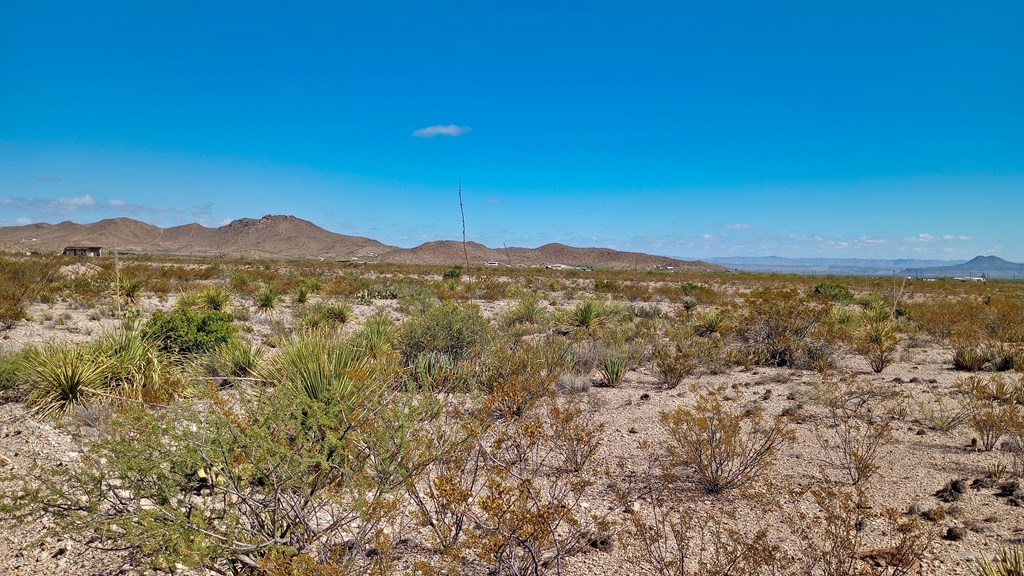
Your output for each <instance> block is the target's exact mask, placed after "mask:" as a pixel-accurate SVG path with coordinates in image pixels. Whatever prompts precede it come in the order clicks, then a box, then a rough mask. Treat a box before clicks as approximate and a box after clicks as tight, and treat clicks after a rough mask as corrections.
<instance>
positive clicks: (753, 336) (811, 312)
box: [737, 287, 829, 366]
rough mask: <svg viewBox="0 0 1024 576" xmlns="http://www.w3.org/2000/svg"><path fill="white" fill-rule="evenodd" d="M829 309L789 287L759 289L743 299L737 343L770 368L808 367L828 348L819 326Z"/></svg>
mask: <svg viewBox="0 0 1024 576" xmlns="http://www.w3.org/2000/svg"><path fill="white" fill-rule="evenodd" d="M827 314H828V307H826V306H822V305H821V304H820V303H818V302H814V301H813V300H809V299H808V298H807V297H805V295H803V294H800V293H799V292H798V291H796V290H795V289H792V288H774V287H760V288H757V289H755V290H753V291H752V292H751V293H750V294H749V295H748V296H747V298H746V302H745V307H744V309H743V313H742V314H741V316H740V318H739V319H738V326H737V331H738V335H739V338H740V341H741V343H742V344H743V345H745V346H746V347H748V348H749V349H750V350H752V352H753V353H754V354H755V355H756V356H757V357H758V358H759V360H760V363H762V364H766V365H770V366H800V365H809V364H810V363H812V362H813V359H814V358H813V357H814V356H815V355H820V354H821V352H820V351H818V348H819V347H821V346H825V347H828V346H829V343H828V341H827V339H826V335H825V334H823V333H822V332H821V331H820V330H819V324H820V323H821V321H822V319H823V318H825V317H826V315H827Z"/></svg>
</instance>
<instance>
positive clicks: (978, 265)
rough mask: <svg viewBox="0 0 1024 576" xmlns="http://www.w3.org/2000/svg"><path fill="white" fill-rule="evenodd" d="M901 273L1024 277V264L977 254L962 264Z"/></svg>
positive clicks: (925, 275)
mask: <svg viewBox="0 0 1024 576" xmlns="http://www.w3.org/2000/svg"><path fill="white" fill-rule="evenodd" d="M901 274H904V275H906V276H921V277H925V278H946V277H953V278H955V277H973V278H978V277H985V278H999V279H1004V280H1007V279H1009V280H1016V279H1024V264H1017V263H1016V262H1007V261H1006V260H1003V259H1002V258H999V257H998V256H976V257H974V258H972V259H971V260H969V261H967V262H964V263H962V264H956V265H947V266H935V267H930V268H908V269H906V270H903V271H902V272H901Z"/></svg>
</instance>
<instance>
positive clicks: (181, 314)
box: [142, 308, 235, 355]
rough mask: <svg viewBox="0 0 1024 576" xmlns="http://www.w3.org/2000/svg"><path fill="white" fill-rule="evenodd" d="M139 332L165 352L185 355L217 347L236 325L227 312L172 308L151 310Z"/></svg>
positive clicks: (228, 337)
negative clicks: (151, 313) (151, 312)
mask: <svg viewBox="0 0 1024 576" xmlns="http://www.w3.org/2000/svg"><path fill="white" fill-rule="evenodd" d="M142 334H143V335H144V336H145V337H146V338H149V339H151V340H153V341H155V342H156V343H157V345H158V346H159V347H160V349H161V350H162V351H164V352H168V353H172V354H182V355H187V354H199V353H203V352H209V351H211V350H214V349H216V348H217V347H218V346H220V345H222V344H224V343H226V342H227V341H228V340H230V339H231V337H232V336H234V334H235V327H234V325H233V324H232V317H231V315H230V314H228V313H226V312H212V311H206V312H193V311H191V310H189V309H186V308H175V309H174V310H172V311H171V312H163V311H159V310H158V311H156V312H154V313H153V316H152V317H151V318H150V319H149V320H147V321H146V323H145V324H144V325H143V326H142Z"/></svg>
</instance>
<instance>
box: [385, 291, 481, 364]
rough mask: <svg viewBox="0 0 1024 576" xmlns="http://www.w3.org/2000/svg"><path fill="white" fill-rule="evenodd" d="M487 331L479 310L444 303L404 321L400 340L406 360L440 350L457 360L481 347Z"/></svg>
mask: <svg viewBox="0 0 1024 576" xmlns="http://www.w3.org/2000/svg"><path fill="white" fill-rule="evenodd" d="M487 332H488V323H487V320H485V319H484V318H483V316H481V315H480V312H479V310H477V309H475V308H469V307H466V306H460V305H458V304H456V303H454V302H442V303H440V304H436V305H434V306H432V307H431V308H429V309H428V310H427V311H426V312H424V313H422V314H420V315H418V316H414V317H413V318H411V319H409V320H407V321H405V323H403V324H402V325H401V327H400V328H399V331H398V343H399V347H400V348H401V350H402V356H403V357H404V358H405V359H406V361H409V360H411V359H413V358H416V357H417V356H419V355H420V354H421V353H423V352H437V353H439V354H443V355H445V356H448V357H449V358H451V359H452V360H454V361H456V362H457V361H459V360H461V359H463V358H465V357H466V356H468V355H469V353H470V352H471V351H472V350H473V349H475V348H477V347H478V346H480V345H481V344H482V343H483V341H484V338H485V337H486V336H487Z"/></svg>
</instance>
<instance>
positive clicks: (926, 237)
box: [904, 233, 935, 242]
mask: <svg viewBox="0 0 1024 576" xmlns="http://www.w3.org/2000/svg"><path fill="white" fill-rule="evenodd" d="M904 240H906V241H907V242H934V241H935V236H933V235H931V234H928V233H924V234H918V235H917V236H907V237H906V238H904Z"/></svg>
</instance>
